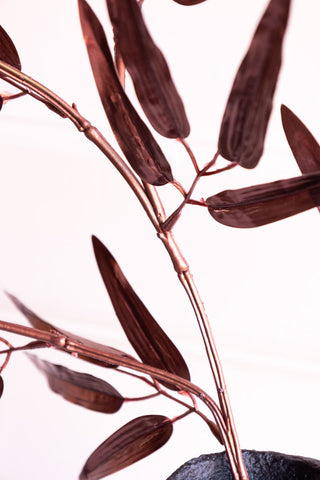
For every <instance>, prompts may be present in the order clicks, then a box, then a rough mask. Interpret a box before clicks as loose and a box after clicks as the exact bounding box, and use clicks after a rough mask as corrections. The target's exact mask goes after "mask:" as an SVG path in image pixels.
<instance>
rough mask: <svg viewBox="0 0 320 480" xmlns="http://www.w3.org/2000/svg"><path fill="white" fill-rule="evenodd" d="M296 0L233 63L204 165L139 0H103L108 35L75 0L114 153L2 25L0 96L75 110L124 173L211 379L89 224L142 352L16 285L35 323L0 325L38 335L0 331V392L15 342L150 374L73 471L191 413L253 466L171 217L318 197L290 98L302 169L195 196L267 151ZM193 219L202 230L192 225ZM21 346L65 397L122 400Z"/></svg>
mask: <svg viewBox="0 0 320 480" xmlns="http://www.w3.org/2000/svg"><path fill="white" fill-rule="evenodd" d="M148 1H150V0H146V3H147V2H148ZM203 1H204V0H202V1H201V0H197V1H187V0H183V1H182V0H179V1H178V0H176V3H179V4H181V8H193V5H196V4H200V3H202V2H203ZM290 3H291V2H290V0H271V1H270V2H269V3H268V5H266V10H265V12H264V13H263V15H262V18H261V20H260V22H259V24H258V26H257V28H256V30H255V32H254V34H253V37H252V40H251V43H250V44H249V46H248V50H247V51H246V52H244V56H243V59H242V61H241V63H240V66H239V68H238V70H237V72H236V75H235V79H234V83H233V85H232V88H231V92H230V95H229V98H228V100H227V103H226V107H225V111H224V115H223V118H222V121H221V127H220V132H219V135H218V142H217V148H216V152H212V158H209V159H208V161H207V162H206V163H204V164H203V165H201V164H200V163H199V161H198V159H197V158H196V155H195V154H194V153H193V150H192V149H191V147H190V146H189V144H188V143H187V140H186V138H187V137H188V136H189V133H190V123H189V119H188V117H187V114H186V110H187V109H185V107H184V102H183V100H182V98H181V96H180V94H179V92H178V88H177V87H176V85H175V83H174V81H173V77H172V74H171V72H170V70H169V67H168V64H167V62H166V59H165V57H164V55H163V53H162V52H161V50H160V49H159V48H158V46H157V45H156V43H155V41H154V40H153V37H152V33H150V31H149V28H148V26H147V24H146V22H145V20H144V15H143V1H141V0H140V1H137V0H121V1H119V0H106V6H107V11H108V18H109V21H110V23H111V25H112V28H113V34H114V39H113V40H112V39H111V38H107V35H106V33H105V29H104V27H103V24H104V22H105V19H99V18H98V17H97V15H96V14H95V13H94V2H91V6H90V5H89V3H87V2H86V0H78V7H79V18H80V24H81V28H82V32H83V38H84V42H85V45H86V48H87V53H88V57H89V61H90V65H91V69H92V73H93V76H94V80H95V83H96V87H97V92H98V94H99V96H100V99H101V102H102V106H103V108H104V111H105V113H106V117H107V119H108V122H109V124H110V127H111V129H112V131H113V134H114V137H115V139H116V141H117V143H118V146H119V148H120V150H119V151H121V152H122V153H118V150H117V151H116V150H115V149H114V148H113V147H112V146H111V144H110V143H109V141H108V140H107V139H106V138H105V137H104V136H103V134H102V133H101V131H99V130H98V129H97V128H95V127H94V126H93V124H92V123H91V119H90V121H89V120H88V119H86V118H85V117H84V116H83V115H82V113H80V112H79V111H78V109H77V107H76V105H75V104H69V103H67V102H66V101H65V100H63V99H62V98H60V97H59V96H58V95H57V94H56V93H54V92H53V91H52V90H50V89H49V88H47V87H46V86H44V85H42V84H41V83H40V82H38V81H37V80H35V79H34V78H31V77H30V76H28V75H27V74H26V73H24V70H23V69H22V67H21V63H20V58H19V55H18V52H17V50H16V48H15V45H14V43H13V40H12V39H11V38H10V36H9V34H8V32H7V31H6V30H5V29H4V28H2V27H1V30H0V60H1V62H0V75H1V78H2V80H4V81H5V82H6V83H7V84H8V89H10V93H4V94H3V95H2V97H1V106H2V105H3V104H5V103H7V102H9V101H13V100H17V99H18V98H20V97H22V96H25V95H29V96H31V97H32V98H33V99H34V101H38V102H41V103H42V104H43V105H44V106H46V107H48V108H49V109H50V110H51V112H54V113H55V114H57V115H59V116H61V117H62V118H65V119H68V120H71V122H72V123H73V124H74V126H75V127H76V128H77V129H78V130H79V132H81V133H83V134H84V135H85V137H86V138H87V139H88V140H89V141H91V142H92V143H93V144H94V145H95V146H96V147H97V148H98V149H99V150H100V151H101V152H102V153H103V155H105V157H106V158H107V160H108V161H109V162H111V163H112V165H113V166H114V167H115V168H116V169H117V170H118V172H119V173H120V175H122V177H123V180H124V182H126V184H127V186H128V188H130V189H131V190H132V192H133V193H134V195H135V196H136V199H137V200H138V202H139V203H140V205H141V207H142V209H143V210H144V212H145V214H146V217H147V219H148V220H149V221H150V222H151V225H152V227H153V228H154V231H155V233H156V235H157V236H158V238H159V240H160V241H161V242H162V244H163V246H164V247H165V249H166V251H167V253H168V255H169V258H170V260H171V262H172V266H173V268H174V270H175V272H176V274H177V276H178V279H179V281H180V283H181V285H182V287H183V289H184V291H185V293H186V296H187V298H188V300H189V301H190V303H191V307H192V309H193V311H194V316H195V319H196V321H197V324H198V326H199V330H200V333H201V337H202V340H203V348H204V350H205V352H206V356H207V360H208V363H209V366H210V369H211V372H212V380H213V385H214V386H215V391H216V395H215V397H214V398H213V396H212V394H211V393H208V392H206V391H204V390H203V389H202V388H201V386H198V385H195V384H194V383H193V382H192V378H191V375H190V372H189V367H188V365H187V363H186V361H185V359H184V358H183V356H182V354H181V353H180V351H179V349H178V348H177V346H176V344H175V343H173V341H172V340H171V339H170V338H169V337H168V336H167V334H166V333H165V332H164V330H163V329H162V327H160V325H159V323H158V322H157V321H156V320H155V318H154V317H153V315H152V314H151V313H150V311H149V310H148V308H147V307H146V306H145V304H144V303H143V299H142V298H140V297H139V296H138V295H137V294H136V292H135V290H134V289H133V287H132V286H131V285H130V283H129V280H128V279H127V277H126V274H125V270H124V269H122V267H120V264H121V259H119V263H118V260H116V259H115V258H114V257H113V256H112V254H111V252H110V251H109V249H108V248H107V246H106V245H105V244H104V242H102V241H101V240H100V239H98V238H97V237H96V236H92V245H93V251H94V255H95V258H96V262H97V266H98V269H99V272H100V275H101V277H102V280H103V282H104V285H105V287H106V290H107V292H108V294H109V297H110V300H111V303H112V305H113V308H114V311H115V314H116V316H117V318H118V320H119V322H120V324H121V326H122V328H123V330H124V332H125V334H126V336H127V338H128V340H129V342H130V343H131V346H132V347H133V349H134V351H135V352H136V356H133V355H131V354H128V353H126V352H124V351H122V350H119V349H118V348H117V346H116V345H105V344H102V343H101V344H100V343H95V342H93V341H91V340H90V339H88V338H83V337H80V336H79V335H75V334H73V333H70V332H68V331H66V330H65V329H64V328H60V327H59V326H56V325H53V324H52V323H50V321H45V320H43V319H42V318H40V317H39V316H38V315H37V314H36V313H34V312H33V311H32V310H30V309H29V308H28V307H26V306H25V305H24V304H23V303H22V302H21V301H20V300H19V299H18V298H17V297H16V296H14V295H13V294H12V293H8V296H9V298H10V299H11V300H12V302H13V303H14V305H15V306H16V307H17V308H18V310H20V312H21V313H22V314H23V315H24V316H25V317H26V318H27V319H28V321H29V322H30V325H31V326H30V327H26V326H24V325H19V324H14V323H11V322H5V321H0V329H1V330H2V331H3V332H10V333H14V334H17V335H22V336H26V337H29V339H32V340H31V341H29V342H28V343H27V344H23V345H22V346H18V347H16V346H13V345H12V344H11V343H10V342H9V341H8V340H7V339H6V337H5V334H3V338H1V339H0V340H1V344H2V346H3V349H2V351H1V354H2V358H3V359H4V360H3V362H2V364H1V367H0V371H1V377H0V394H2V393H3V390H4V380H5V373H6V372H5V371H4V369H5V367H6V366H7V364H8V362H9V360H12V359H13V358H14V352H17V351H21V350H22V351H29V350H34V349H46V348H49V347H52V348H54V349H57V350H59V351H62V352H66V353H68V354H72V355H73V356H76V357H78V358H79V359H81V360H84V361H86V362H91V363H93V364H98V365H99V366H101V367H102V368H104V369H113V371H118V372H119V375H120V373H122V374H126V375H130V376H134V377H135V378H136V381H137V383H139V382H141V384H142V383H143V384H147V385H148V387H149V390H150V393H149V394H148V395H145V396H144V397H143V400H144V402H145V404H146V414H145V415H143V416H139V417H137V418H134V419H132V420H131V421H130V422H129V423H126V424H125V425H124V426H122V427H121V428H120V429H119V430H117V431H116V432H115V433H113V434H112V435H111V436H109V437H108V438H107V439H106V440H105V441H104V442H103V443H102V444H101V445H100V446H98V447H97V449H96V450H94V451H93V453H92V454H91V455H90V457H89V458H88V459H87V460H86V461H85V464H84V466H83V468H82V471H81V473H80V477H79V478H80V479H81V480H85V479H89V480H98V479H100V478H104V477H106V476H107V475H110V474H112V473H115V472H116V471H118V470H120V469H123V468H124V467H127V466H129V465H131V464H132V463H134V462H136V461H138V460H140V459H142V458H144V457H146V456H147V455H149V454H151V453H153V452H155V451H156V450H158V449H159V448H160V447H161V446H163V445H164V444H165V443H167V441H168V440H169V439H170V437H171V434H172V432H173V429H174V425H175V423H176V422H178V421H182V420H183V419H184V418H185V417H188V416H189V415H190V414H194V415H198V416H199V417H200V418H201V419H202V420H203V421H204V423H205V424H206V425H207V426H208V427H209V428H210V430H211V432H212V434H213V436H214V437H215V439H216V441H217V442H218V444H219V443H220V444H222V445H223V446H224V448H225V451H226V455H227V457H228V461H229V463H230V468H231V471H232V475H233V478H234V480H246V479H247V478H248V475H247V472H246V468H245V465H244V462H243V458H242V453H241V448H240V443H239V439H238V435H237V431H236V425H235V420H234V418H233V413H232V409H231V404H230V400H229V395H228V391H227V386H226V382H225V379H224V374H223V370H222V366H221V362H220V359H219V355H218V352H217V348H216V345H215V341H214V338H213V334H212V330H211V325H210V323H209V320H208V317H207V314H206V311H205V309H204V305H203V303H202V300H201V298H200V296H199V293H198V290H197V287H196V284H195V281H194V279H193V276H192V273H191V270H190V267H189V264H188V261H187V259H186V258H185V257H184V255H183V253H182V252H181V250H180V247H179V245H178V244H177V242H176V240H175V237H174V228H175V226H176V225H177V223H178V222H179V221H180V219H181V216H183V213H184V209H185V207H186V205H190V206H191V207H192V208H194V209H198V210H199V211H200V209H201V210H206V211H207V214H208V221H209V222H211V221H212V222H213V221H217V222H219V223H221V224H223V225H226V226H230V227H236V228H252V227H259V226H263V225H266V224H269V223H272V222H275V221H279V220H282V219H285V218H287V217H289V216H292V215H295V214H298V213H301V212H304V211H306V210H309V209H311V208H314V207H317V206H318V205H319V204H320V173H319V171H318V167H319V164H320V146H319V144H318V143H317V141H316V140H315V138H314V137H313V135H312V134H311V133H310V131H309V130H308V128H307V127H306V126H305V125H304V124H303V123H302V121H301V120H300V119H299V118H298V117H297V115H296V114H295V113H293V111H292V110H291V109H289V108H288V107H287V106H284V105H282V107H281V119H282V124H283V130H284V135H285V136H286V138H287V141H288V144H289V146H290V148H291V150H292V154H293V157H294V158H295V160H296V162H297V163H298V166H299V168H300V170H301V174H300V175H298V176H295V177H293V178H289V179H285V180H276V181H272V182H269V183H263V184H259V185H253V186H248V187H244V188H237V189H232V190H231V189H228V190H223V191H221V192H219V193H213V194H212V195H210V196H209V197H207V198H202V197H201V195H200V196H195V194H194V192H195V189H196V187H197V189H198V190H199V189H200V188H201V181H202V180H203V179H204V178H206V179H208V177H209V178H210V179H211V181H212V192H214V191H215V178H216V177H215V175H217V174H219V173H222V172H225V171H228V170H230V169H235V168H240V167H243V168H244V169H252V168H254V167H256V166H257V164H258V162H259V160H260V158H261V156H262V154H263V149H264V143H265V138H266V133H267V127H268V121H269V118H270V114H271V110H272V104H273V96H274V92H275V89H276V85H277V81H278V76H279V71H280V67H281V59H282V50H283V41H284V37H285V32H286V27H287V23H288V16H289V10H290ZM75 15H76V12H75ZM126 77H130V78H131V81H132V83H133V86H134V90H135V95H136V99H135V100H134V101H133V100H131V99H130V98H129V95H128V93H127V91H126ZM11 90H12V91H11ZM136 101H138V102H139V104H140V107H141V112H139V113H138V109H137V108H135V106H134V102H136ZM160 136H163V137H165V138H167V139H175V140H178V141H179V142H180V143H181V146H182V147H183V148H184V149H185V152H186V156H188V158H189V165H187V166H186V168H189V169H193V171H194V175H193V182H192V183H191V185H188V186H185V185H183V184H182V182H180V181H179V178H176V177H175V174H174V170H175V166H174V164H173V163H172V162H171V161H170V162H169V160H168V158H167V156H166V155H165V153H164V148H162V147H160V142H161V140H158V138H160ZM172 141H173V140H172ZM239 166H240V167H239ZM164 185H167V186H168V187H170V188H172V189H174V190H177V191H178V192H179V194H180V195H181V201H180V202H179V203H178V204H177V205H176V207H175V209H174V210H173V211H171V212H169V213H167V212H166V209H165V205H164V202H163V199H162V191H161V189H162V188H163V186H164ZM119 201H120V199H119ZM193 231H194V232H195V233H196V227H194V228H193ZM158 288H160V287H158ZM160 323H161V324H163V322H160ZM29 358H30V359H31V360H32V362H33V363H34V364H35V365H36V366H37V367H38V368H39V370H40V371H41V372H42V373H43V374H44V375H45V376H46V377H47V380H48V383H49V386H50V388H51V389H52V390H53V391H54V392H55V393H58V394H60V395H61V396H63V397H64V398H65V399H66V400H68V401H69V402H72V403H75V404H78V405H81V406H83V407H85V408H87V409H91V410H93V411H96V412H100V413H101V412H102V413H105V414H111V413H116V412H117V411H119V409H120V408H125V406H126V403H127V401H128V398H127V397H126V392H121V393H120V392H119V391H118V390H117V389H116V388H115V387H114V386H113V385H111V384H110V383H108V382H107V381H105V380H102V379H100V378H98V377H95V376H93V375H89V374H88V373H80V371H74V370H71V369H69V368H67V367H65V366H63V365H56V364H53V363H50V362H48V361H45V360H43V359H40V358H39V357H38V356H36V355H35V354H32V355H30V354H29ZM79 369H80V370H81V363H80V362H79ZM107 371H108V370H107ZM3 379H4V380H3ZM155 396H160V397H161V396H163V397H166V398H169V399H170V400H171V401H172V402H175V403H176V404H177V405H178V406H179V407H182V408H183V413H181V414H179V415H177V416H176V417H174V418H169V417H167V416H164V415H159V414H157V413H152V414H150V413H149V410H148V408H147V403H148V400H149V399H151V398H154V397H155ZM137 400H138V399H137ZM139 400H141V398H139Z"/></svg>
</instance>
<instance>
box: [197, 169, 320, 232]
mask: <svg viewBox="0 0 320 480" xmlns="http://www.w3.org/2000/svg"><path fill="white" fill-rule="evenodd" d="M206 203H207V205H208V209H209V213H210V215H211V216H212V217H213V218H214V219H215V220H217V221H218V222H219V223H222V224H223V225H227V226H229V227H237V228H251V227H259V226H262V225H266V224H268V223H272V222H276V221H278V220H282V219H284V218H287V217H290V216H292V215H296V214H298V213H301V212H304V211H306V210H309V209H311V208H314V207H316V206H318V205H320V172H317V173H310V174H307V175H301V176H300V177H295V178H290V179H286V180H278V181H276V182H270V183H264V184H262V185H254V186H252V187H246V188H240V189H238V190H225V191H224V192H220V193H218V194H217V195H213V196H212V197H209V198H207V200H206Z"/></svg>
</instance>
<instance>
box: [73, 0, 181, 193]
mask: <svg viewBox="0 0 320 480" xmlns="http://www.w3.org/2000/svg"><path fill="white" fill-rule="evenodd" d="M78 4H79V13H80V20H81V27H82V31H83V36H84V40H85V43H86V47H87V51H88V55H89V60H90V64H91V68H92V72H93V75H94V79H95V82H96V85H97V89H98V92H99V95H100V98H101V101H102V105H103V107H104V110H105V112H106V115H107V117H108V120H109V123H110V126H111V128H112V130H113V132H114V135H115V137H116V139H117V142H118V144H119V146H120V148H121V150H122V151H123V153H124V154H125V156H126V158H127V160H128V162H129V163H130V165H131V166H132V168H133V169H134V171H135V172H136V173H137V174H138V175H139V176H140V177H141V179H142V180H143V181H144V182H147V183H150V184H152V185H164V184H166V183H168V182H170V181H172V180H173V177H172V172H171V168H170V165H169V163H168V161H167V160H166V158H165V156H164V154H163V152H162V150H161V149H160V147H159V145H158V144H157V142H156V141H155V139H154V138H153V136H152V135H151V132H150V131H149V129H148V128H147V126H146V125H145V123H144V122H143V121H142V120H141V118H140V117H139V115H138V114H137V112H136V111H135V109H134V107H133V106H132V104H131V103H130V100H129V99H128V97H127V95H126V94H125V92H124V90H123V88H122V86H121V84H120V81H119V79H118V75H117V73H116V70H115V67H114V63H113V59H112V56H111V53H110V50H109V46H108V43H107V38H106V36H105V33H104V30H103V28H102V26H101V23H100V22H99V20H98V18H97V17H96V15H95V14H94V12H93V11H92V9H91V8H90V6H89V5H88V4H87V2H86V1H85V0H78Z"/></svg>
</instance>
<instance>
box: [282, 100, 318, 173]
mask: <svg viewBox="0 0 320 480" xmlns="http://www.w3.org/2000/svg"><path fill="white" fill-rule="evenodd" d="M281 118H282V124H283V129H284V132H285V134H286V137H287V140H288V143H289V145H290V148H291V151H292V153H293V156H294V158H295V159H296V162H297V164H298V165H299V168H300V170H301V172H302V173H311V172H318V171H319V170H320V145H319V143H318V142H317V140H316V139H315V138H314V136H313V135H312V133H311V132H310V131H309V130H308V129H307V127H306V126H305V125H304V124H303V123H302V121H301V120H300V119H299V118H298V117H297V116H296V115H295V114H294V113H293V112H292V111H291V110H290V109H289V108H288V107H286V106H285V105H282V106H281Z"/></svg>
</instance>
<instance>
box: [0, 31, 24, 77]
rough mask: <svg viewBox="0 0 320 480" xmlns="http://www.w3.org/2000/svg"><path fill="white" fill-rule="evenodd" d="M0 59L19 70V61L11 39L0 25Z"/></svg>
mask: <svg viewBox="0 0 320 480" xmlns="http://www.w3.org/2000/svg"><path fill="white" fill-rule="evenodd" d="M0 60H1V61H2V62H6V63H8V64H9V65H11V66H12V67H15V68H17V69H18V70H21V62H20V58H19V55H18V52H17V50H16V47H15V46H14V43H13V41H12V40H11V38H10V37H9V35H8V34H7V32H6V31H5V30H4V29H3V28H2V27H1V26H0Z"/></svg>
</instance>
